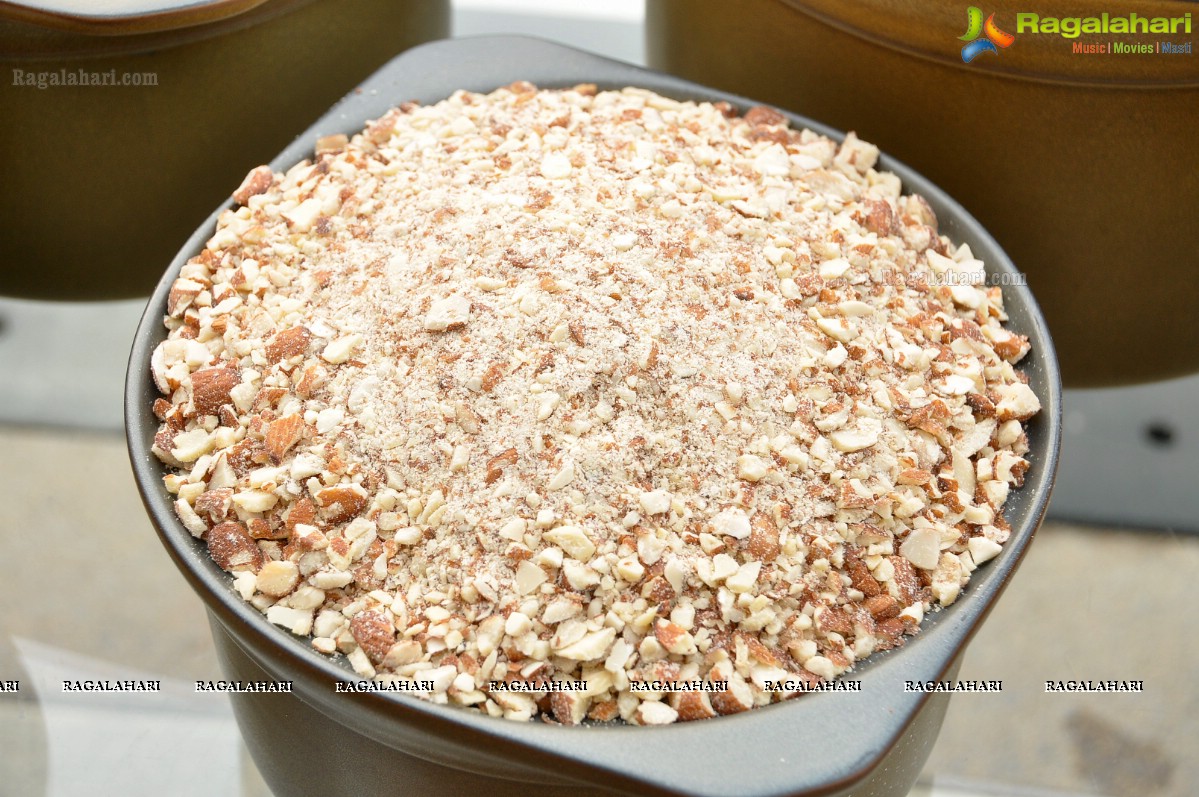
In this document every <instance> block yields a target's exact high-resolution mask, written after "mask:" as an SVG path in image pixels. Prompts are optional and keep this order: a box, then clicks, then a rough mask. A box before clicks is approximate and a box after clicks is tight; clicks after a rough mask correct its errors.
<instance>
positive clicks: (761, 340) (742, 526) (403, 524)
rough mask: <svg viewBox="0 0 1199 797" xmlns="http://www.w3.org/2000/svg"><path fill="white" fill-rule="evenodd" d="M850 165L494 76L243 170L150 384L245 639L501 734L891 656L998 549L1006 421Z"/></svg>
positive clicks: (1024, 446)
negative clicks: (264, 628) (470, 710)
mask: <svg viewBox="0 0 1199 797" xmlns="http://www.w3.org/2000/svg"><path fill="white" fill-rule="evenodd" d="M877 158H878V150H877V148H875V147H874V146H872V145H870V144H867V143H865V142H863V141H860V140H859V139H858V138H857V137H856V136H854V135H853V134H850V135H849V136H848V137H847V138H846V140H845V141H844V142H842V143H839V144H838V143H836V142H834V141H832V140H830V139H828V138H825V137H823V136H821V135H818V134H815V133H813V132H811V131H807V130H795V129H791V128H790V126H789V124H788V122H787V120H786V118H785V117H784V116H782V115H781V114H779V113H778V112H776V111H774V110H772V109H769V108H763V107H758V108H753V109H750V110H748V112H746V113H745V114H744V115H743V116H742V115H739V114H738V112H737V111H736V110H735V109H734V108H732V107H731V106H729V105H727V104H723V103H717V104H709V103H693V102H677V101H675V100H672V99H668V98H665V97H662V96H659V95H656V94H654V93H651V92H649V91H645V90H640V89H636V88H627V89H624V90H622V91H602V92H601V91H597V90H596V88H595V87H594V86H587V85H583V86H576V87H574V88H572V89H567V90H539V89H537V88H536V87H534V86H532V85H530V84H527V83H515V84H512V85H510V86H507V87H505V88H502V89H499V90H497V91H495V92H493V93H491V94H487V95H482V94H475V93H470V92H465V91H463V92H458V93H456V94H454V95H453V96H451V97H450V98H448V99H446V100H444V101H442V102H439V103H437V104H434V105H431V106H419V105H416V104H414V103H407V104H404V105H401V106H400V107H398V108H396V109H393V110H392V111H390V112H389V113H387V114H386V115H385V116H383V117H382V118H381V119H379V120H377V121H375V122H373V123H371V124H370V125H369V126H368V127H367V128H366V129H365V130H364V131H362V132H361V133H358V134H356V135H354V136H352V137H347V136H333V137H329V138H327V139H322V140H321V141H320V142H318V144H317V147H316V154H315V155H314V158H313V159H312V160H308V161H304V162H302V163H300V164H297V165H296V166H294V167H293V168H291V169H289V170H288V171H287V172H286V173H284V174H275V173H272V171H271V170H270V169H269V168H267V167H260V168H258V169H255V170H254V171H252V172H251V173H250V175H249V176H248V177H247V178H246V181H245V182H244V183H243V185H242V186H241V187H240V188H239V189H238V191H237V192H236V193H235V194H234V198H235V200H236V201H237V203H238V206H237V207H236V209H233V210H228V211H226V212H225V213H223V214H222V215H221V217H220V219H219V222H218V224H217V228H216V230H215V232H214V234H213V236H212V237H211V239H210V240H209V241H208V243H207V245H206V247H205V248H204V249H203V251H201V252H200V254H199V255H197V256H196V257H193V258H192V259H191V260H189V261H188V262H187V264H186V265H184V267H183V269H182V271H181V272H180V274H179V276H178V278H177V279H176V280H175V283H174V285H173V287H172V289H171V292H170V297H169V302H168V308H167V311H168V314H167V316H166V319H165V322H166V326H167V328H168V329H169V335H168V337H167V339H166V340H165V341H164V342H163V343H162V344H161V345H160V346H158V348H157V349H156V350H155V351H154V354H153V358H152V360H151V362H150V363H149V367H150V368H151V370H152V373H153V377H154V382H155V384H156V385H157V386H158V388H159V390H160V391H161V392H162V394H163V398H160V399H159V400H157V401H156V402H155V404H154V411H155V413H156V415H157V417H158V418H159V419H160V420H161V427H160V429H159V432H158V434H157V437H156V438H155V445H154V452H155V454H156V455H157V456H158V457H159V458H160V459H161V460H162V461H163V462H164V463H165V464H166V465H167V466H168V474H167V475H166V477H165V483H166V486H167V489H168V490H170V491H171V492H172V493H173V494H175V496H176V501H175V508H176V511H177V513H178V516H179V520H180V521H181V522H182V524H183V525H184V526H185V527H186V528H187V529H188V530H189V531H190V532H191V533H192V534H194V535H195V536H196V537H198V538H201V539H202V540H204V541H205V542H206V544H207V547H208V550H209V552H210V553H211V555H212V558H213V559H214V561H215V562H216V563H217V564H218V565H220V566H221V567H222V568H224V569H225V570H227V571H229V573H230V574H231V576H232V588H233V589H236V590H237V591H238V592H239V593H240V594H241V595H242V596H243V597H244V598H245V599H246V600H247V601H249V602H250V603H251V604H253V605H254V606H255V607H256V608H257V609H259V610H260V611H262V612H263V613H264V614H265V615H266V617H267V619H268V620H270V621H271V622H272V623H274V624H276V625H279V626H281V627H283V628H285V629H287V630H288V631H289V632H291V633H293V634H298V635H303V636H310V637H311V643H312V646H313V647H314V648H315V649H316V650H318V651H321V652H323V653H327V654H331V655H339V656H344V657H345V658H346V659H348V662H349V664H350V665H351V666H352V667H353V669H354V670H355V671H356V672H357V673H358V674H359V676H361V677H362V678H365V679H374V680H376V681H379V682H387V683H401V682H406V683H410V684H412V685H414V687H419V688H418V689H415V691H416V693H417V694H419V695H420V696H422V697H424V698H427V699H429V700H433V701H437V702H442V703H446V702H448V703H453V704H459V705H463V706H473V707H475V708H477V709H479V710H482V711H485V712H487V713H488V714H491V715H493V716H496V717H507V718H511V719H521V720H528V719H530V718H534V717H540V718H542V719H546V720H549V721H556V722H559V723H563V724H575V723H579V722H582V721H584V720H585V719H588V718H589V719H591V720H595V721H607V720H615V719H617V718H620V719H623V720H624V721H626V722H629V723H633V724H665V723H670V722H674V721H676V720H694V719H703V718H707V717H714V716H717V715H720V714H730V713H735V712H739V711H744V710H746V709H750V708H753V707H755V706H760V705H763V704H766V703H770V702H773V701H777V700H782V699H786V698H788V697H792V696H795V695H797V694H802V692H803V690H802V689H793V690H790V691H781V690H778V689H772V688H770V685H771V684H772V683H777V682H779V681H784V680H785V681H790V682H796V683H799V684H807V685H812V684H818V683H820V682H822V681H825V680H827V679H834V678H837V677H838V676H840V675H842V674H843V673H845V672H847V671H849V670H850V669H852V668H853V667H854V664H855V663H856V662H858V661H860V660H862V659H864V658H866V657H868V656H870V655H871V654H872V653H874V652H876V651H881V650H886V649H888V648H894V647H896V646H899V645H902V644H903V643H904V640H905V637H906V636H908V635H911V634H914V633H916V632H917V631H918V629H919V627H920V624H921V621H922V619H923V618H924V616H925V614H926V613H928V612H929V611H930V610H933V609H934V608H935V607H937V606H945V605H949V604H951V603H953V602H954V600H956V599H957V597H958V596H959V594H960V593H961V590H962V589H963V587H964V586H965V585H966V584H967V583H968V581H969V579H970V574H971V572H972V571H973V570H974V569H975V568H976V567H978V566H980V565H982V564H983V563H985V562H987V561H988V560H989V559H991V558H993V557H995V556H996V555H997V554H998V553H999V552H1000V551H1001V546H1002V544H1003V543H1004V541H1005V540H1006V539H1007V537H1008V534H1009V526H1008V525H1007V523H1006V522H1005V520H1004V516H1003V511H1002V509H1003V505H1004V503H1005V501H1006V499H1007V497H1008V494H1009V490H1011V489H1012V488H1014V487H1019V486H1020V485H1021V484H1022V482H1023V478H1024V473H1025V471H1026V469H1027V468H1028V464H1029V463H1028V461H1027V460H1026V459H1025V458H1024V454H1025V453H1026V452H1027V450H1028V441H1027V438H1026V436H1025V432H1024V428H1023V424H1024V422H1025V421H1027V420H1028V419H1029V418H1030V417H1032V416H1033V415H1034V414H1035V413H1036V412H1037V411H1038V410H1039V409H1040V403H1039V401H1038V399H1037V397H1036V395H1034V393H1033V391H1032V390H1031V389H1030V388H1029V387H1028V385H1027V379H1026V378H1025V377H1024V376H1023V375H1022V374H1021V372H1020V371H1018V370H1017V369H1016V368H1015V367H1014V365H1015V363H1017V362H1018V361H1019V360H1020V359H1021V358H1022V357H1023V356H1024V355H1025V354H1026V353H1027V351H1028V349H1029V344H1028V341H1027V339H1026V338H1024V337H1023V336H1021V335H1018V334H1015V333H1014V332H1012V331H1010V330H1007V329H1005V328H1004V326H1003V322H1004V321H1005V320H1006V316H1005V314H1004V309H1003V295H1002V292H1001V290H1000V288H999V287H994V286H987V285H986V284H985V271H984V266H983V263H981V262H980V261H979V260H978V259H976V258H975V257H974V255H973V253H972V252H971V251H970V249H969V247H968V246H956V245H955V244H954V243H953V242H952V241H950V240H949V239H948V238H946V237H945V236H942V235H940V234H939V233H938V230H937V220H936V217H935V215H934V213H933V211H932V209H931V208H930V207H929V205H928V203H927V202H926V201H925V200H924V199H922V198H921V197H919V196H915V195H904V194H903V193H902V192H901V185H900V181H899V179H898V178H897V177H896V176H895V175H893V174H890V173H886V172H880V171H878V170H876V169H875V166H876V162H877ZM566 681H569V682H573V683H576V684H580V683H581V684H582V686H581V688H575V689H572V690H569V691H566V690H563V691H555V690H553V689H544V690H542V691H529V690H521V689H518V688H513V689H505V688H500V687H497V685H498V684H534V685H537V684H541V685H542V686H545V685H546V684H547V683H548V682H566ZM653 681H663V682H689V681H699V682H705V683H712V684H717V685H719V686H720V687H721V688H720V689H718V690H715V691H711V692H704V691H670V690H669V689H667V688H663V689H659V690H656V691H655V690H653V689H649V690H646V689H636V688H633V686H631V684H632V685H634V686H635V684H636V683H640V682H653Z"/></svg>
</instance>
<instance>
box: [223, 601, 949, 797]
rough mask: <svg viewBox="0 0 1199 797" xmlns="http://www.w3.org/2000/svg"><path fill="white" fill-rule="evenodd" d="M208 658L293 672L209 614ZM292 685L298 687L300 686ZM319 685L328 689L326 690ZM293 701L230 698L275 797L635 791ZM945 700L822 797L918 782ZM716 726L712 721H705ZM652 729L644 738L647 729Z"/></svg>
mask: <svg viewBox="0 0 1199 797" xmlns="http://www.w3.org/2000/svg"><path fill="white" fill-rule="evenodd" d="M209 624H210V625H211V626H212V639H213V642H214V643H215V644H216V654H217V661H219V662H220V665H221V672H222V673H224V675H225V677H226V678H229V679H231V680H238V681H270V680H279V679H283V680H286V679H287V678H288V677H289V676H300V677H303V675H302V674H301V673H298V672H292V673H288V672H283V673H279V672H268V671H267V670H266V669H263V667H262V666H260V665H259V664H258V663H257V662H256V661H255V660H254V657H253V655H252V654H250V653H248V652H246V651H245V650H243V649H242V648H241V646H240V645H239V644H238V643H237V640H236V639H235V638H234V636H233V634H232V633H231V632H230V630H229V629H228V628H226V627H225V626H224V625H223V624H222V622H221V620H220V619H219V618H218V617H217V616H216V615H215V614H213V613H211V612H210V613H209ZM960 665H961V657H960V656H959V657H958V658H957V659H955V660H954V662H953V664H952V665H950V667H949V669H948V670H947V671H946V673H945V675H944V678H945V679H953V678H956V677H957V674H958V669H959V667H960ZM295 688H297V689H298V690H302V688H303V686H302V685H301V684H295ZM325 688H327V689H329V690H332V688H333V686H332V684H326V685H325ZM301 694H302V692H297V693H293V694H244V695H234V696H233V698H232V703H233V713H234V716H235V717H236V718H237V725H238V727H239V728H240V729H241V734H242V738H243V739H244V740H245V744H246V747H247V748H248V749H249V751H250V755H251V757H252V758H253V759H254V763H255V764H256V765H257V766H258V770H259V773H260V774H261V775H262V777H263V779H264V780H265V781H266V782H267V784H268V785H269V786H270V787H271V790H272V791H274V793H275V794H277V795H280V797H283V795H289V794H292V793H294V789H295V787H296V784H299V783H302V784H305V787H304V791H305V793H308V794H321V795H327V797H361V795H364V794H370V795H372V796H373V797H414V796H415V795H421V796H423V795H464V794H486V795H487V797H615V796H616V795H629V796H630V797H631V796H632V795H636V794H639V793H644V792H630V791H626V790H623V789H621V790H612V789H608V788H603V787H600V786H595V785H589V784H585V783H577V782H576V783H546V782H544V781H543V780H541V779H538V780H512V779H508V778H501V777H498V776H495V775H484V774H477V773H474V772H467V771H465V770H462V769H456V768H453V767H447V766H441V765H438V764H434V763H432V762H430V761H426V760H424V759H422V758H420V757H419V756H416V755H410V754H408V753H407V752H405V751H404V748H403V747H391V746H389V745H387V744H384V743H383V742H381V741H379V740H376V739H373V738H371V737H369V736H365V735H363V734H361V733H358V732H357V731H355V730H354V729H353V728H351V727H349V726H347V725H344V724H341V723H340V722H337V721H336V720H335V719H333V718H331V717H329V716H327V715H325V714H323V713H322V712H321V711H320V710H319V709H318V708H316V707H314V706H312V705H310V704H309V703H308V702H306V701H305V700H304V698H303V697H302V696H301ZM949 697H950V695H949V694H948V693H944V692H941V693H937V694H934V695H932V696H931V697H929V699H928V701H927V702H926V703H925V704H924V708H923V709H922V710H921V711H920V712H919V713H918V714H917V715H916V718H915V719H914V720H913V721H912V724H911V725H909V726H908V728H907V730H906V731H905V732H904V734H903V736H902V737H900V740H899V742H898V743H896V745H895V746H894V747H892V748H891V750H890V751H889V752H888V754H887V756H886V758H885V759H883V761H882V763H881V764H880V765H879V766H878V767H877V768H876V769H875V770H874V771H873V772H871V774H870V775H869V776H868V777H867V778H866V779H865V780H863V781H861V782H859V783H858V784H857V785H855V786H853V787H851V788H849V789H848V790H840V791H836V792H830V793H828V797H902V795H905V794H907V793H908V791H909V789H910V788H911V786H912V784H913V783H915V782H916V778H917V777H918V776H919V775H920V771H921V769H923V767H924V763H925V761H927V760H928V757H929V754H931V753H932V749H933V745H934V744H935V743H936V741H937V735H938V734H939V733H940V730H941V724H942V722H944V720H945V711H946V710H947V709H948V708H949ZM711 722H720V720H711ZM284 729H285V730H284ZM649 732H651V733H652V732H653V731H649ZM281 743H284V744H286V745H288V746H289V747H299V748H300V749H304V750H313V751H317V750H321V751H324V750H332V751H334V754H333V756H329V755H325V754H314V755H302V756H295V755H280V753H279V745H280V744H281Z"/></svg>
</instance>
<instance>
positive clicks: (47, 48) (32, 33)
mask: <svg viewBox="0 0 1199 797" xmlns="http://www.w3.org/2000/svg"><path fill="white" fill-rule="evenodd" d="M114 8H115V9H116V11H113V10H112V9H114ZM448 30H449V0H406V2H394V0H266V2H263V0H207V2H200V3H196V2H191V3H188V2H180V0H174V1H172V0H121V2H116V3H103V4H95V3H86V2H83V1H82V0H55V1H53V2H0V66H2V67H3V69H4V80H3V81H0V109H2V112H0V152H3V153H4V154H5V165H4V191H3V192H0V217H2V218H3V219H4V227H5V229H4V234H3V235H2V236H0V295H8V296H19V297H26V298H37V299H110V298H120V297H130V296H144V295H148V294H149V293H150V291H151V290H153V288H154V285H155V283H156V282H157V281H158V277H159V276H161V274H162V270H163V268H164V266H165V265H166V264H167V263H169V262H170V260H171V257H172V256H173V255H174V254H175V252H176V251H177V250H178V248H179V242H180V241H182V240H184V239H185V238H186V237H187V236H188V235H189V234H190V233H191V231H192V230H194V229H195V227H196V225H197V224H199V223H200V221H201V220H203V219H204V217H205V216H207V215H208V213H209V212H210V211H211V210H212V208H213V207H214V206H215V205H218V204H220V203H221V202H223V201H224V200H225V199H226V198H227V197H228V195H229V192H230V190H231V188H230V186H232V187H233V188H236V187H237V185H238V184H239V183H240V181H241V179H242V178H243V177H244V176H245V174H246V172H248V171H249V170H250V169H252V168H253V167H254V166H257V165H259V164H261V163H264V162H265V161H267V160H269V159H270V158H271V157H272V156H273V155H274V154H275V153H277V152H278V151H279V150H280V149H281V148H283V147H284V146H286V145H287V143H288V142H289V141H290V140H291V138H292V136H294V135H295V133H296V131H297V130H300V129H302V128H304V127H305V126H306V125H308V124H310V123H311V122H312V120H313V119H315V118H316V117H317V116H319V115H320V114H321V113H322V112H324V111H325V110H326V109H327V108H328V107H329V106H330V105H332V104H333V103H334V102H336V101H337V99H338V98H340V97H341V96H342V95H343V94H345V93H346V92H347V91H349V90H351V89H352V88H353V87H354V86H355V85H357V84H358V83H359V82H360V81H361V80H362V79H363V78H365V77H366V76H367V75H369V74H370V73H371V72H373V71H374V70H375V69H377V68H378V67H379V66H381V65H382V64H383V63H384V62H386V61H387V60H388V59H390V58H392V57H393V56H395V55H396V54H397V53H399V52H401V51H403V50H405V49H407V48H409V47H411V46H412V45H414V44H418V43H420V42H424V41H428V40H430V39H435V38H440V37H442V36H444V35H446V34H447V32H448ZM81 79H82V80H88V81H91V80H98V81H111V82H114V83H116V85H58V84H61V83H64V82H66V81H69V80H74V81H75V82H79V81H80V80H81ZM39 84H40V85H39Z"/></svg>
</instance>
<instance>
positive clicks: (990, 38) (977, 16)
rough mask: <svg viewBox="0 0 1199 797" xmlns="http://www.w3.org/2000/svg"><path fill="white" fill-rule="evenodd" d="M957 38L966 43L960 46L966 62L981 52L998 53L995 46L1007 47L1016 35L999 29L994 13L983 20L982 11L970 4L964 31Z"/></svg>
mask: <svg viewBox="0 0 1199 797" xmlns="http://www.w3.org/2000/svg"><path fill="white" fill-rule="evenodd" d="M958 40H959V41H964V42H966V43H967V44H966V46H965V47H963V48H962V60H963V61H964V62H966V63H967V64H968V63H970V62H971V61H973V60H974V59H975V58H977V57H978V56H980V55H982V54H983V53H995V54H996V55H999V50H998V49H997V48H999V47H1002V48H1004V49H1007V48H1008V47H1010V46H1011V45H1012V42H1014V41H1015V40H1016V37H1015V36H1013V35H1012V34H1010V33H1008V32H1006V31H1003V30H1000V28H999V26H998V25H996V24H995V15H994V14H992V15H991V16H989V17H987V21H986V22H983V12H982V11H981V10H979V8H978V7H977V6H970V7H969V8H968V9H966V33H965V35H963V36H959V37H958Z"/></svg>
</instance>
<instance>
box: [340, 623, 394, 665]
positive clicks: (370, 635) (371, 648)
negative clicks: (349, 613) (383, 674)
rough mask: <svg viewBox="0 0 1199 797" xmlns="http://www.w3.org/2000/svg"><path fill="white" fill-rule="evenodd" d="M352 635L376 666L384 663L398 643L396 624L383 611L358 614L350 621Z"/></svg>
mask: <svg viewBox="0 0 1199 797" xmlns="http://www.w3.org/2000/svg"><path fill="white" fill-rule="evenodd" d="M350 633H351V634H352V635H353V636H354V641H355V642H357V643H358V646H359V647H360V648H362V649H363V650H364V651H365V652H366V655H367V656H370V659H371V661H373V662H374V663H375V664H378V663H379V662H381V661H383V659H384V657H386V656H387V651H389V650H391V646H392V645H394V644H395V641H396V630H395V624H394V623H392V622H391V620H389V619H388V618H387V615H386V613H385V612H383V611H365V612H358V614H356V615H354V617H353V619H352V620H350Z"/></svg>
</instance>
